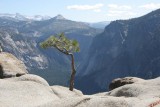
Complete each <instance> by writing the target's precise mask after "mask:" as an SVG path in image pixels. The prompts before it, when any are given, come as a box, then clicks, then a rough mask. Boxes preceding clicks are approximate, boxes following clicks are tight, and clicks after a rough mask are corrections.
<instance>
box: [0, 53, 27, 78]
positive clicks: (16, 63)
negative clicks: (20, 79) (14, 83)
mask: <svg viewBox="0 0 160 107" xmlns="http://www.w3.org/2000/svg"><path fill="white" fill-rule="evenodd" d="M0 65H1V66H0V78H9V77H16V76H21V75H24V74H27V73H28V71H27V70H26V66H25V65H24V63H23V62H22V61H20V60H18V59H17V58H16V57H15V56H13V55H12V54H10V53H6V52H1V53H0Z"/></svg>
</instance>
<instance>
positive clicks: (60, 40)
mask: <svg viewBox="0 0 160 107" xmlns="http://www.w3.org/2000/svg"><path fill="white" fill-rule="evenodd" d="M40 46H41V47H42V48H44V49H46V48H49V47H53V48H56V49H57V50H58V51H60V52H62V53H63V54H65V55H69V56H71V68H72V71H71V77H70V86H69V90H71V91H73V88H74V78H75V74H76V69H75V62H74V55H73V53H75V52H79V51H80V48H79V43H78V42H77V41H76V40H70V39H68V38H67V37H66V36H65V35H64V33H61V34H58V35H56V36H51V37H49V38H48V39H47V40H45V41H44V42H42V43H41V44H40Z"/></svg>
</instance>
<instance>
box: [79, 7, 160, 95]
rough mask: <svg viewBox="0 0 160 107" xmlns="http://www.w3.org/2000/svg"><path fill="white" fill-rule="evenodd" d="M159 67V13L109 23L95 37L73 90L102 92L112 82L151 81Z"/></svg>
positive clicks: (158, 11) (154, 12) (157, 11)
mask: <svg viewBox="0 0 160 107" xmlns="http://www.w3.org/2000/svg"><path fill="white" fill-rule="evenodd" d="M159 64H160V10H156V11H153V12H151V13H149V14H147V15H145V16H142V17H139V18H135V19H130V20H117V21H113V22H112V23H111V24H110V25H108V26H107V27H106V28H105V30H104V32H103V33H102V34H100V35H98V36H96V37H95V38H94V40H93V43H92V44H91V48H90V50H89V53H88V59H87V61H86V63H84V65H83V66H82V68H81V69H80V70H79V79H78V80H77V84H78V86H77V87H79V88H80V89H82V90H83V91H84V92H86V93H94V92H96V91H100V90H101V91H103V90H106V89H107V86H108V83H109V82H110V81H111V80H112V79H114V78H118V77H125V76H138V77H142V78H154V77H157V76H159V75H160V66H159ZM88 83H89V84H90V85H86V84H88ZM88 87H90V89H91V90H88V89H87V88H88ZM94 87H96V88H95V89H94Z"/></svg>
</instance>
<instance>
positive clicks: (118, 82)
mask: <svg viewBox="0 0 160 107" xmlns="http://www.w3.org/2000/svg"><path fill="white" fill-rule="evenodd" d="M138 81H143V79H141V78H137V77H125V78H117V79H114V80H113V81H112V82H111V83H110V84H109V90H113V89H115V88H118V87H120V86H123V85H126V84H133V83H135V82H138Z"/></svg>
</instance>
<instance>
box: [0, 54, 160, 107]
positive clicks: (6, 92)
mask: <svg viewBox="0 0 160 107" xmlns="http://www.w3.org/2000/svg"><path fill="white" fill-rule="evenodd" d="M4 54H7V53H0V59H5V58H6V56H5V55H4ZM10 55H11V54H10ZM11 56H13V55H11ZM11 56H7V57H9V58H10V60H13V61H12V62H14V64H13V65H14V68H16V67H17V70H18V71H15V69H13V72H12V73H11V70H12V67H11V66H13V65H12V64H11V61H9V62H8V61H7V60H5V61H4V60H0V61H1V64H2V66H5V65H4V62H5V63H6V64H8V67H9V68H11V69H10V70H9V69H7V70H6V69H3V73H4V74H7V73H5V72H10V73H9V74H12V75H13V74H15V76H10V77H8V76H7V77H5V76H4V77H3V79H0V107H159V106H160V78H156V79H151V80H143V79H137V78H136V80H137V81H136V82H134V83H133V84H127V85H124V84H123V86H120V87H118V88H114V89H113V90H111V91H109V92H104V93H98V94H94V95H83V94H82V92H81V91H78V90H76V89H75V90H74V91H73V92H71V91H69V89H68V88H66V87H62V86H49V84H48V83H47V81H46V80H44V79H43V78H41V77H39V76H36V75H32V74H28V73H27V72H26V70H25V66H23V67H24V68H23V69H22V66H19V64H16V61H18V60H17V59H15V57H14V58H13V57H11ZM2 57H3V58H2ZM15 60H16V61H15ZM9 63H10V64H11V66H9ZM22 65H23V64H22ZM4 68H5V67H4ZM20 68H21V70H20ZM23 70H24V71H23ZM19 72H20V74H21V73H22V74H23V75H18V76H16V74H17V73H19ZM118 81H119V80H118ZM88 85H89V84H88ZM112 85H113V84H112Z"/></svg>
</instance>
